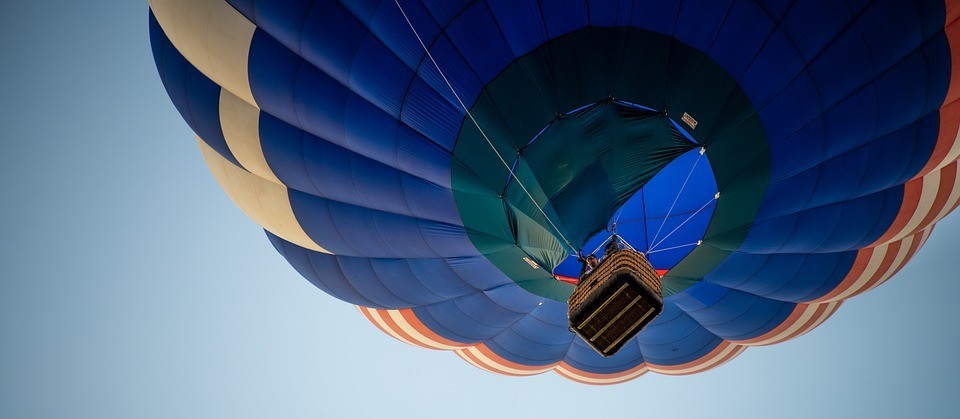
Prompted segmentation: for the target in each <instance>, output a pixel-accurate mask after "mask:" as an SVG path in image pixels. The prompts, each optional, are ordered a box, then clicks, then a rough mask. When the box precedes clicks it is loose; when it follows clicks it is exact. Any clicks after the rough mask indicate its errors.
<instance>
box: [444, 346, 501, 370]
mask: <svg viewBox="0 0 960 419" xmlns="http://www.w3.org/2000/svg"><path fill="white" fill-rule="evenodd" d="M453 353H455V354H457V356H459V357H460V359H462V360H464V361H467V362H468V363H470V365H473V366H475V367H477V368H479V369H481V370H483V371H486V372H490V373H496V372H495V371H490V369H489V368H486V367H484V366H483V365H480V364H478V363H477V362H476V361H474V360H473V359H472V358H470V357H469V356H467V355H466V354H465V353H464V350H463V349H456V350H454V351H453Z"/></svg>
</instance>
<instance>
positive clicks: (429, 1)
mask: <svg viewBox="0 0 960 419" xmlns="http://www.w3.org/2000/svg"><path fill="white" fill-rule="evenodd" d="M421 3H423V5H424V7H426V8H427V10H429V11H430V15H432V16H433V18H434V20H436V21H437V23H438V24H439V25H440V26H446V24H447V23H448V22H450V21H451V20H453V18H454V17H456V16H457V15H458V14H461V13H463V10H464V8H466V7H467V6H469V5H471V4H475V3H477V2H474V1H472V0H422V1H421ZM401 4H402V3H401Z"/></svg>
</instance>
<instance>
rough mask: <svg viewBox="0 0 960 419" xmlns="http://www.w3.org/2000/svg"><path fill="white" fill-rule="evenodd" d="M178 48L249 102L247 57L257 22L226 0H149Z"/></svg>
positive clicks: (250, 95) (158, 19) (192, 62)
mask: <svg viewBox="0 0 960 419" xmlns="http://www.w3.org/2000/svg"><path fill="white" fill-rule="evenodd" d="M149 3H150V9H152V10H153V14H154V15H155V16H156V17H157V22H159V23H160V27H161V28H163V32H164V33H166V34H167V37H168V38H170V42H172V43H173V45H174V46H175V47H177V50H178V51H180V53H181V54H183V56H184V57H186V58H187V60H188V61H190V63H191V64H193V66H194V67H196V68H197V69H198V70H200V72H201V73H203V74H204V75H206V76H207V77H208V78H210V80H213V82H214V83H217V84H218V85H220V86H223V87H224V88H226V89H227V90H229V91H230V92H232V93H233V94H235V95H237V96H239V97H240V98H242V99H243V100H245V101H247V103H250V104H252V105H255V104H256V101H255V100H254V98H253V93H252V92H251V91H250V79H249V76H248V57H249V55H250V42H251V41H252V40H253V33H254V31H255V30H256V28H257V27H256V26H254V24H253V23H251V22H250V21H249V20H247V18H245V17H244V16H243V15H242V14H240V12H238V11H237V10H236V9H234V8H233V6H230V4H228V3H227V2H226V1H225V0H149Z"/></svg>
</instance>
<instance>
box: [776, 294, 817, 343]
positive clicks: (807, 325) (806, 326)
mask: <svg viewBox="0 0 960 419" xmlns="http://www.w3.org/2000/svg"><path fill="white" fill-rule="evenodd" d="M816 307H817V308H816V310H814V312H813V315H812V316H810V318H809V319H807V321H805V322H804V323H803V325H802V326H800V327H799V328H797V330H794V331H793V333H790V334H789V335H787V336H785V337H783V338H782V339H780V340H777V341H776V342H771V344H774V343H781V342H786V341H788V340H790V339H793V338H795V337H797V336H800V335H802V334H804V333H807V332H809V331H810V330H812V329H813V327H814V325H817V324H819V320H820V319H821V317H822V316H823V314H824V313H826V311H827V308H829V307H830V303H823V304H817V305H816Z"/></svg>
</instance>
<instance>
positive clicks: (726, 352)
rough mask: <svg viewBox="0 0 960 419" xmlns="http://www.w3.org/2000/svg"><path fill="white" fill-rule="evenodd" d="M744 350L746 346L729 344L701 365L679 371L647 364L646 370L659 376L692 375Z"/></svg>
mask: <svg viewBox="0 0 960 419" xmlns="http://www.w3.org/2000/svg"><path fill="white" fill-rule="evenodd" d="M746 349H747V347H746V346H743V345H738V344H736V343H730V344H729V345H728V346H727V347H726V348H724V349H723V350H722V351H720V353H719V354H717V355H716V356H714V357H713V358H711V359H709V360H708V361H707V362H704V363H702V364H697V365H694V366H692V367H689V368H684V369H680V370H668V369H661V368H657V367H656V366H655V365H649V364H648V365H647V368H649V369H650V371H654V372H658V373H660V374H666V375H684V374H692V373H695V372H700V371H706V370H708V369H710V368H713V367H715V366H717V365H720V364H723V363H724V362H726V361H723V358H724V357H726V356H727V355H730V354H732V353H733V352H735V351H739V352H738V353H737V355H739V353H742V352H743V351H744V350H746ZM735 357H736V356H734V357H731V358H730V359H733V358H735Z"/></svg>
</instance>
